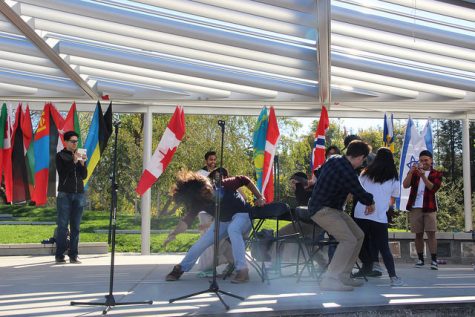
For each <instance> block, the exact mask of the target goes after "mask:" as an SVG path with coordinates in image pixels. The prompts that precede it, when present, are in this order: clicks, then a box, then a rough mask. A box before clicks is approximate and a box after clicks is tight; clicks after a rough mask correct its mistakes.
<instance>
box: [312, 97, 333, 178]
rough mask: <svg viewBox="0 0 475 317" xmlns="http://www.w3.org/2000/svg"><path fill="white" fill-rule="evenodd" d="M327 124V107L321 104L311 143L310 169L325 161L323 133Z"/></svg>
mask: <svg viewBox="0 0 475 317" xmlns="http://www.w3.org/2000/svg"><path fill="white" fill-rule="evenodd" d="M329 126H330V120H328V112H327V108H325V106H322V112H321V113H320V121H318V127H317V131H316V132H315V142H314V143H313V152H312V171H314V170H316V169H317V168H318V167H320V166H321V165H322V164H323V163H325V134H326V133H327V130H328V127H329Z"/></svg>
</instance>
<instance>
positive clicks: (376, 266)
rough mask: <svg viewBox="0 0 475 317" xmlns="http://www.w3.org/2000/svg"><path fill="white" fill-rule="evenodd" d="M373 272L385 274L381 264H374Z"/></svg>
mask: <svg viewBox="0 0 475 317" xmlns="http://www.w3.org/2000/svg"><path fill="white" fill-rule="evenodd" d="M373 271H376V272H380V273H381V274H383V272H384V271H383V268H382V267H381V265H380V264H379V262H373ZM380 276H381V275H380Z"/></svg>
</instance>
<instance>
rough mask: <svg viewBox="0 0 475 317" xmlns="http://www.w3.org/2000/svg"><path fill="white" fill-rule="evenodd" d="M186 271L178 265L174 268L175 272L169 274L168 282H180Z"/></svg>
mask: <svg viewBox="0 0 475 317" xmlns="http://www.w3.org/2000/svg"><path fill="white" fill-rule="evenodd" d="M183 273H184V271H183V270H182V269H181V265H180V264H177V265H175V266H174V267H173V270H172V271H171V272H170V273H168V275H167V277H166V278H165V280H166V281H168V282H172V281H178V279H179V278H180V277H181V276H182V275H183Z"/></svg>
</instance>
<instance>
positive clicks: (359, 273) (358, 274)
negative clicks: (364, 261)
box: [351, 270, 368, 278]
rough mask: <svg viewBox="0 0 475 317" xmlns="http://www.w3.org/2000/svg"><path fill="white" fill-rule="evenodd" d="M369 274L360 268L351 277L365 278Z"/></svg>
mask: <svg viewBox="0 0 475 317" xmlns="http://www.w3.org/2000/svg"><path fill="white" fill-rule="evenodd" d="M367 274H368V272H364V271H363V270H359V271H358V272H356V273H352V274H351V277H352V278H364V277H365V276H368V275H367Z"/></svg>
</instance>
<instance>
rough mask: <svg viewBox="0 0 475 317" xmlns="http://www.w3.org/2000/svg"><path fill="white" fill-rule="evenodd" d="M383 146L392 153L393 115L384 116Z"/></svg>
mask: <svg viewBox="0 0 475 317" xmlns="http://www.w3.org/2000/svg"><path fill="white" fill-rule="evenodd" d="M383 146H385V147H388V148H389V149H390V150H391V152H393V153H394V124H393V114H392V113H391V117H388V116H387V115H386V114H384V129H383Z"/></svg>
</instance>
